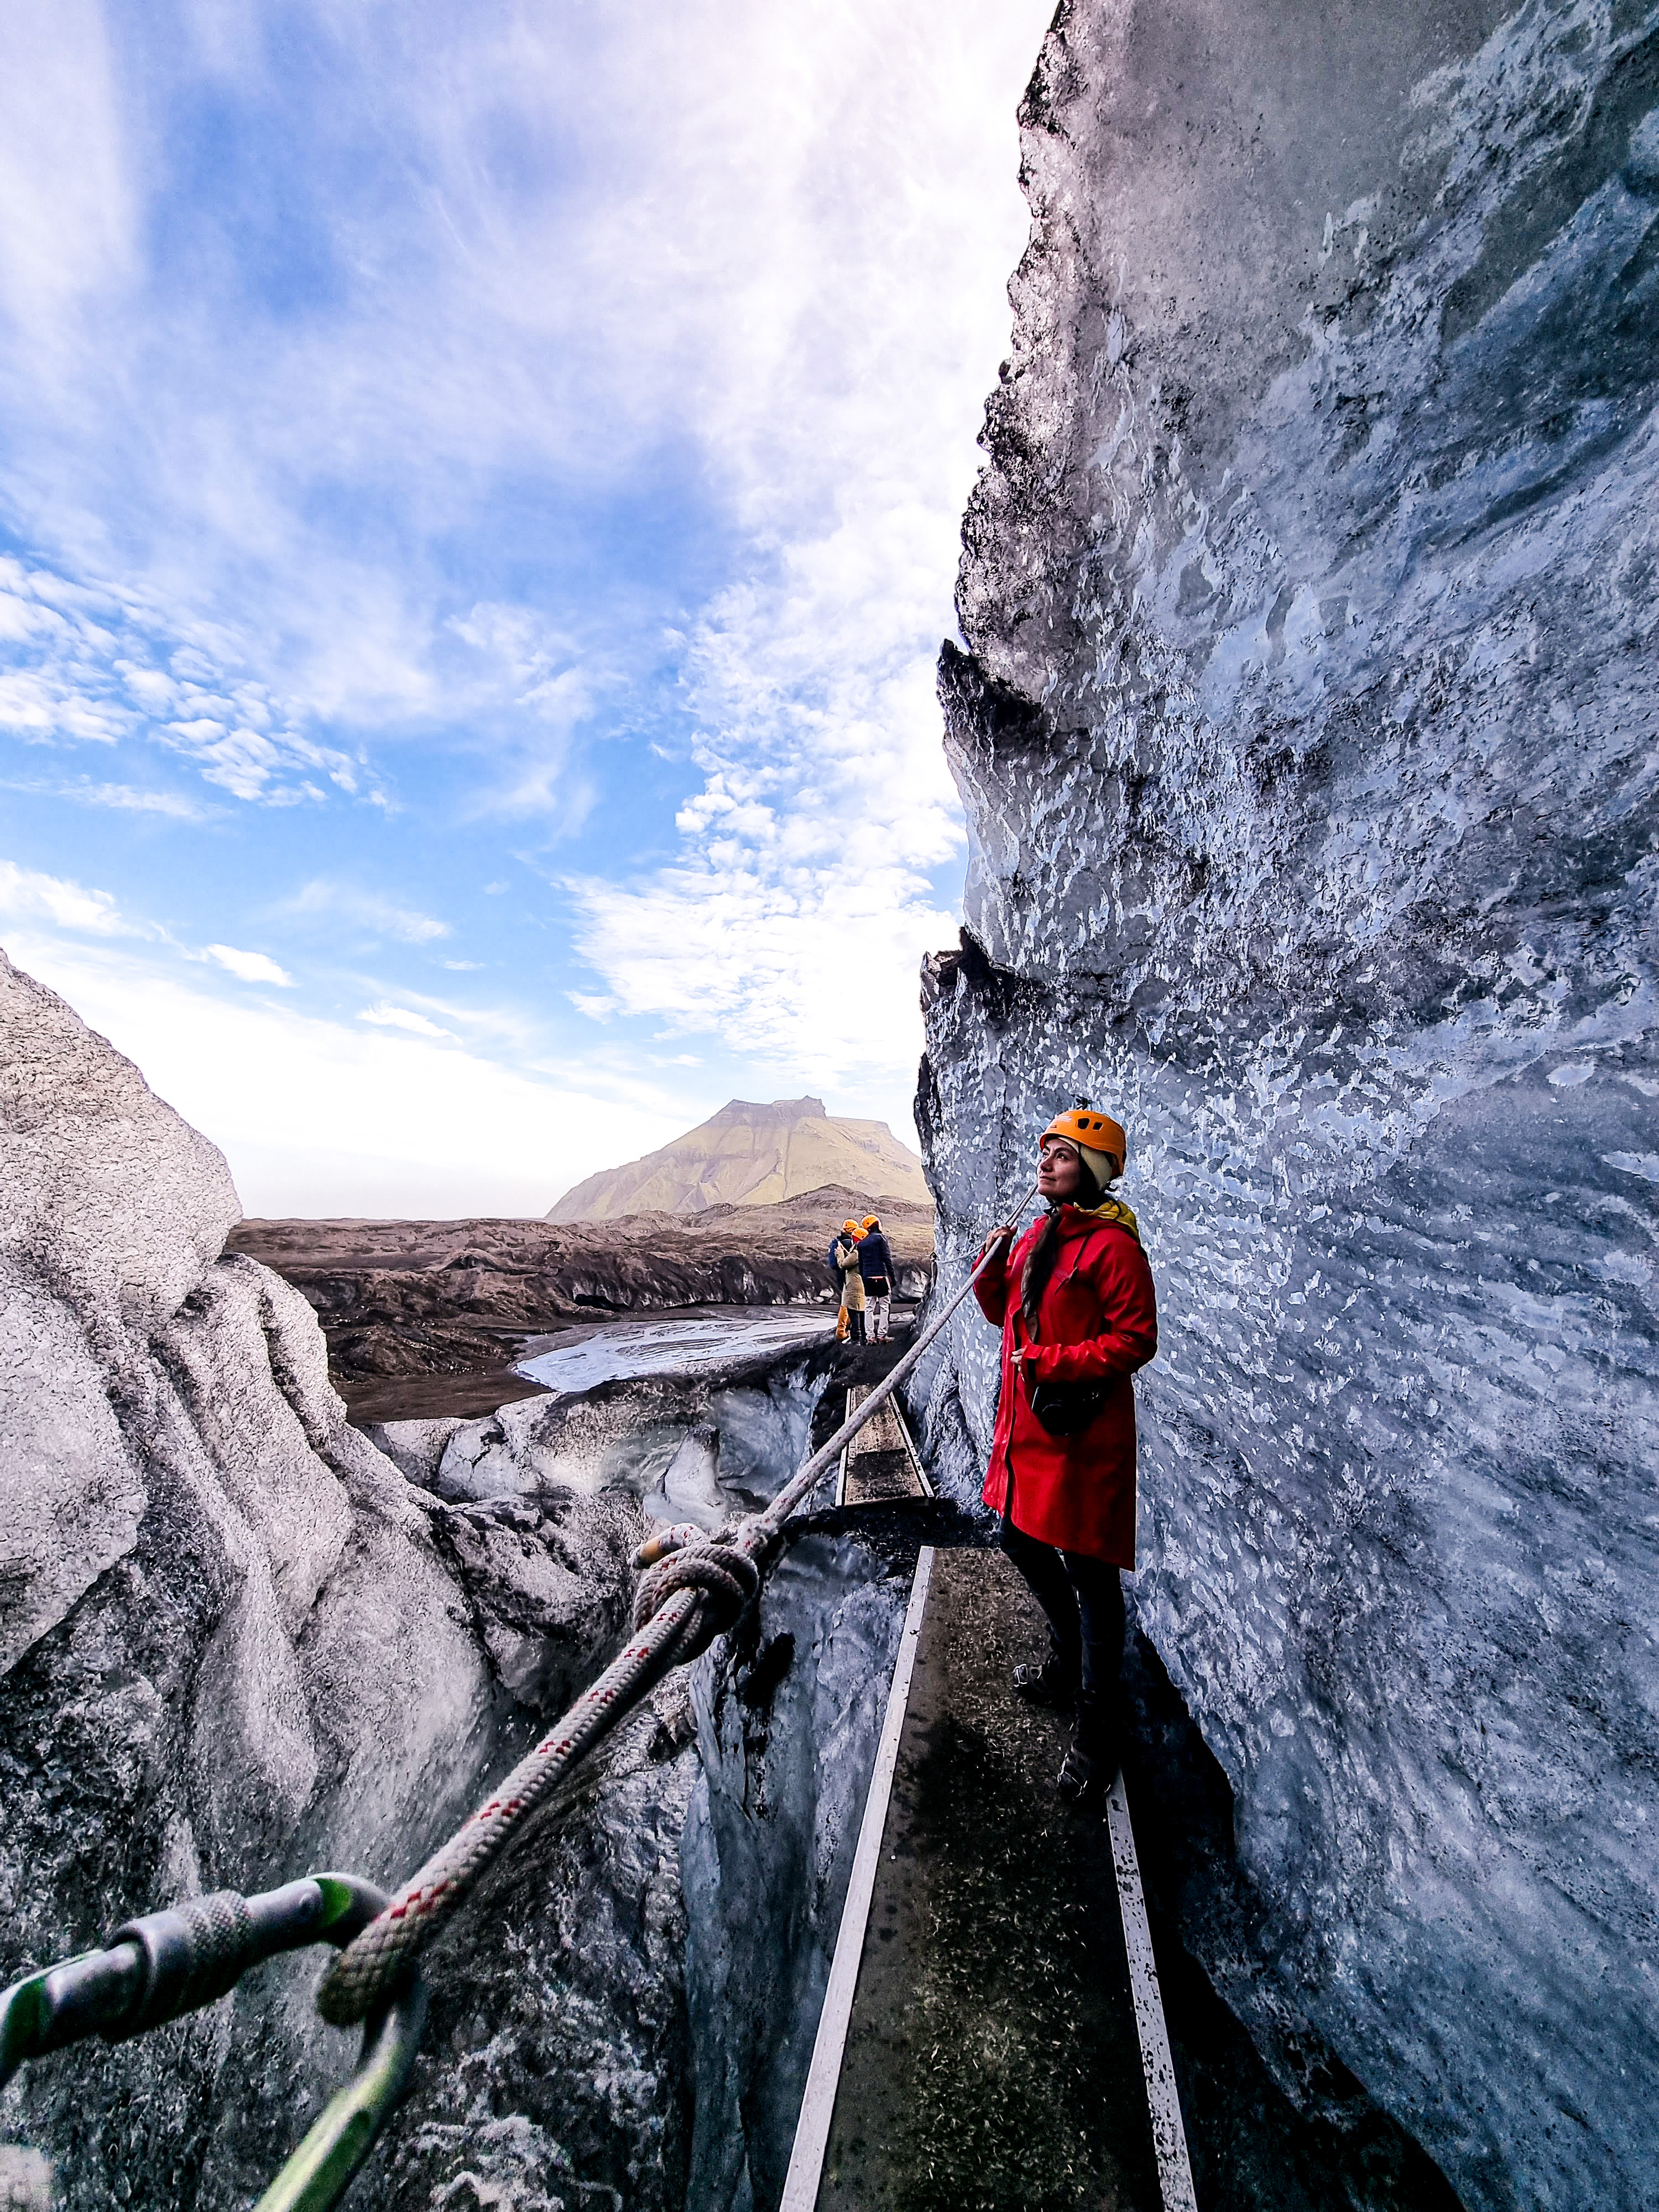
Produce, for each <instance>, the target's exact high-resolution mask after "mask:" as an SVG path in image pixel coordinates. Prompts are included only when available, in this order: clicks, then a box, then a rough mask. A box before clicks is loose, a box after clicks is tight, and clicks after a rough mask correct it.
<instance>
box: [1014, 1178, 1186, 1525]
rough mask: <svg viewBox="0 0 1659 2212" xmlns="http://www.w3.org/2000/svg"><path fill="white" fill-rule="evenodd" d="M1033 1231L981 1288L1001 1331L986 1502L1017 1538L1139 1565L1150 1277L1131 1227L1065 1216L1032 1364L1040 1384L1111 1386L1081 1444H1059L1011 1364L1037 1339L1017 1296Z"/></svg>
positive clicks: (1152, 1317)
mask: <svg viewBox="0 0 1659 2212" xmlns="http://www.w3.org/2000/svg"><path fill="white" fill-rule="evenodd" d="M1042 1228H1043V1222H1042V1219H1038V1220H1037V1221H1035V1222H1033V1224H1032V1225H1031V1226H1030V1229H1028V1230H1027V1231H1026V1232H1025V1234H1024V1236H1023V1237H1021V1238H1020V1239H1019V1241H1018V1243H1017V1244H1016V1245H1015V1246H1014V1248H1013V1250H1012V1253H1009V1252H1007V1251H1006V1249H1005V1251H1004V1253H1003V1255H1002V1256H1001V1258H1000V1259H996V1260H993V1261H992V1262H991V1264H990V1266H989V1267H987V1269H986V1270H985V1273H983V1274H982V1275H981V1277H980V1279H979V1280H978V1282H977V1283H975V1285H974V1295H975V1297H977V1298H978V1300H979V1303H980V1306H981V1310H982V1311H983V1313H984V1315H985V1318H986V1319H987V1321H988V1322H1000V1323H1001V1325H1002V1395H1001V1397H1000V1401H999V1402H998V1406H997V1426H996V1434H995V1436H994V1438H993V1439H992V1443H991V1464H990V1466H989V1468H988V1469H987V1473H986V1476H985V1489H984V1493H983V1494H984V1498H985V1503H986V1504H987V1505H989V1506H993V1507H994V1508H995V1510H997V1511H998V1512H999V1513H1001V1512H1004V1511H1006V1513H1007V1514H1008V1516H1009V1518H1010V1519H1011V1520H1012V1522H1013V1524H1014V1526H1015V1528H1019V1529H1022V1530H1024V1534H1026V1535H1028V1536H1036V1537H1037V1538H1038V1539H1039V1540H1040V1541H1042V1542H1043V1543H1045V1544H1057V1545H1059V1546H1060V1547H1061V1549H1062V1550H1065V1551H1067V1552H1085V1553H1088V1554H1089V1556H1090V1557H1091V1559H1105V1560H1106V1561H1108V1562H1109V1564H1110V1565H1113V1566H1115V1567H1127V1568H1131V1569H1133V1565H1134V1563H1135V1401H1134V1389H1133V1385H1132V1384H1131V1383H1130V1380H1129V1377H1130V1376H1132V1375H1133V1373H1134V1371H1135V1370H1136V1368H1137V1367H1144V1366H1145V1365H1146V1362H1147V1361H1148V1360H1149V1359H1150V1358H1152V1356H1153V1354H1154V1353H1155V1352H1157V1350H1158V1310H1157V1304H1156V1302H1155V1299H1154V1297H1153V1292H1152V1269H1151V1268H1150V1267H1148V1266H1147V1265H1146V1254H1145V1253H1144V1252H1143V1251H1142V1250H1141V1249H1140V1242H1139V1238H1138V1237H1136V1236H1135V1234H1134V1232H1133V1230H1131V1229H1129V1228H1127V1227H1126V1226H1125V1225H1123V1224H1122V1223H1121V1222H1117V1221H1108V1220H1103V1219H1101V1218H1099V1217H1098V1216H1097V1215H1094V1214H1090V1213H1085V1212H1080V1211H1079V1208H1078V1207H1076V1206H1062V1207H1061V1209H1060V1253H1059V1255H1058V1257H1057V1259H1056V1261H1055V1263H1054V1273H1053V1274H1052V1275H1051V1276H1050V1277H1049V1279H1048V1287H1047V1288H1046V1289H1045V1290H1044V1291H1043V1293H1042V1302H1041V1304H1039V1306H1038V1308H1037V1325H1036V1343H1035V1345H1034V1346H1033V1347H1032V1349H1031V1350H1030V1352H1028V1354H1027V1357H1026V1358H1025V1360H1024V1376H1026V1377H1029V1378H1030V1382H1032V1383H1079V1382H1101V1381H1104V1382H1105V1383H1107V1384H1108V1389H1107V1394H1106V1398H1105V1402H1104V1403H1103V1406H1102V1407H1101V1409H1100V1412H1099V1413H1097V1416H1096V1417H1095V1419H1093V1420H1092V1421H1091V1423H1090V1425H1089V1426H1088V1427H1087V1428H1086V1429H1085V1430H1084V1431H1082V1432H1081V1433H1080V1434H1079V1435H1078V1436H1074V1437H1055V1436H1050V1435H1049V1433H1048V1430H1047V1429H1045V1428H1044V1427H1043V1426H1042V1423H1041V1422H1040V1421H1039V1420H1038V1419H1037V1418H1036V1415H1035V1414H1034V1413H1032V1411H1031V1401H1030V1390H1029V1388H1028V1383H1027V1382H1026V1381H1025V1380H1024V1379H1021V1378H1020V1376H1018V1373H1017V1370H1015V1367H1014V1364H1013V1355H1014V1352H1015V1350H1016V1348H1017V1347H1018V1346H1024V1345H1026V1344H1027V1343H1028V1342H1029V1341H1030V1339H1029V1337H1028V1333H1027V1330H1026V1327H1025V1316H1024V1314H1023V1313H1022V1312H1021V1311H1020V1304H1019V1285H1020V1278H1021V1276H1022V1275H1023V1273H1024V1268H1025V1262H1026V1260H1027V1259H1028V1258H1029V1256H1030V1251H1031V1248H1032V1246H1033V1245H1034V1244H1035V1243H1036V1240H1037V1238H1038V1237H1039V1236H1040V1235H1041V1234H1042Z"/></svg>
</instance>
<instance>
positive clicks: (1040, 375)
mask: <svg viewBox="0 0 1659 2212" xmlns="http://www.w3.org/2000/svg"><path fill="white" fill-rule="evenodd" d="M1656 102H1659V11H1654V10H1652V9H1643V8H1642V7H1640V6H1639V5H1632V4H1630V0H1618V4H1587V0H1573V3H1572V4H1548V5H1530V6H1528V7H1525V8H1522V9H1520V10H1519V11H1517V12H1514V13H1505V12H1504V11H1503V10H1502V9H1499V8H1498V7H1495V6H1489V7H1481V6H1478V5H1469V4H1451V5H1439V6H1435V7H1429V6H1426V5H1423V4H1420V3H1419V4H1408V5H1406V6H1403V7H1400V8H1395V9H1386V10H1385V9H1376V10H1369V11H1368V10H1357V9H1334V8H1330V7H1328V6H1321V7H1314V6H1310V5H1307V4H1305V0H1291V3H1290V4H1286V0H1279V4H1275V5H1273V6H1268V5H1267V4H1265V0H1244V4H1242V5H1241V4H1230V5H1228V6H1226V7H1225V8H1224V7H1222V6H1221V5H1219V4H1218V0H1170V4H1164V5H1161V6H1159V7H1158V9H1152V8H1150V7H1147V6H1144V5H1139V4H1136V0H1087V4H1085V0H1076V4H1063V5H1062V6H1061V8H1060V11H1059V14H1058V15H1057V17H1056V19H1055V23H1054V28H1053V30H1052V31H1051V33H1050V34H1049V37H1048V40H1047V42H1046V44H1045V46H1044V48H1043V51H1042V57H1041V59H1040V61H1039V64H1038V67H1037V70H1036V76H1034V78H1033V80H1032V83H1031V86H1030V91H1029V93H1028V94H1027V97H1026V100H1025V103H1024V109H1023V112H1022V123H1023V133H1024V135H1023V144H1024V183H1025V186H1026V190H1027V193H1028V197H1029V198H1030V205H1031V210H1032V228H1031V234H1030V245H1029V247H1028V250H1027V252H1026V254H1025V256H1024V260H1023V261H1022V264H1021V265H1020V268H1019V270H1018V273H1017V275H1016V276H1015V278H1014V280H1013V283H1012V288H1011V297H1012V303H1013V307H1014V314H1015V320H1014V335H1013V341H1012V348H1011V352H1010V358H1009V360H1008V362H1006V364H1005V366H1004V369H1003V372H1002V377H1001V380H1000V385H999V387H998V389H997V391H996V392H994V395H993V397H992V398H991V401H990V403H989V404H988V407H987V422H986V430H985V435H984V441H983V442H984V444H985V446H986V448H987V453H988V455H989V463H988V466H987V468H986V470H985V471H984V473H983V474H982V476H981V479H980V482H979V484H978V486H977V488H976V489H975V495H974V497H973V501H972V503H971V505H970V507H969V513H968V516H967V520H966V524H965V527H964V556H963V567H962V572H961V580H960V590H959V598H958V607H959V613H960V617H961V623H962V632H963V641H964V645H965V650H963V649H958V648H957V647H956V646H953V645H947V646H946V647H945V651H944V654H943V659H942V663H941V671H940V678H941V694H942V696H943V699H944V702H945V712H946V721H947V745H948V750H949V754H950V758H951V764H952V767H953V769H954V771H955V774H956V775H957V781H958V783H959V786H960V788H961V790H962V792H963V798H964V800H965V802H966V805H967V808H968V812H969V825H970V833H971V857H970V866H969V884H968V891H967V900H966V908H965V912H966V926H965V927H964V931H963V943H962V946H961V949H960V951H953V952H951V953H949V954H946V955H944V956H941V957H939V958H937V959H935V960H933V961H930V962H929V963H927V967H926V969H925V972H924V979H923V985H924V987H923V997H924V1003H925V1006H926V1008H927V1057H926V1059H925V1060H924V1062H923V1066H922V1074H921V1091H920V1094H919V1100H918V1120H919V1122H920V1123H921V1126H922V1127H923V1130H924V1133H925V1136H926V1139H927V1156H928V1162H929V1170H930V1177H931V1180H932V1182H933V1187H934V1189H935V1194H936V1196H937V1198H938V1200H939V1206H940V1246H941V1253H942V1255H943V1264H944V1270H945V1275H944V1279H945V1283H946V1284H947V1285H948V1283H949V1282H950V1281H951V1279H952V1278H953V1277H954V1278H955V1279H960V1273H961V1269H962V1267H963V1264H964V1261H965V1259H966V1257H967V1255H968V1253H969V1249H971V1244H972V1241H973V1239H974V1237H975V1234H976V1232H977V1230H978V1229H979V1227H980V1226H981V1225H983V1224H984V1223H985V1222H987V1220H989V1219H991V1218H994V1215H995V1213H996V1211H997V1210H998V1206H999V1205H1000V1204H1001V1205H1006V1203H1007V1202H1008V1200H1010V1198H1011V1197H1012V1195H1013V1194H1015V1193H1016V1192H1017V1191H1018V1189H1019V1188H1023V1187H1024V1182H1025V1181H1026V1179H1027V1177H1028V1176H1029V1174H1030V1167H1029V1161H1030V1154H1031V1147H1032V1144H1033V1140H1034V1139H1035V1136H1036V1133H1037V1131H1038V1130H1039V1129H1040V1128H1041V1127H1042V1125H1043V1123H1044V1122H1045V1121H1047V1119H1048V1116H1049V1115H1050V1114H1051V1113H1052V1112H1053V1111H1054V1109H1055V1107H1056V1106H1057V1105H1061V1104H1066V1103H1070V1102H1071V1100H1072V1099H1073V1097H1074V1096H1078V1095H1085V1096H1088V1097H1092V1098H1093V1099H1094V1100H1095V1101H1096V1102H1097V1103H1103V1104H1109V1105H1110V1106H1111V1107H1112V1108H1113V1109H1114V1110H1115V1111H1118V1112H1120V1113H1121V1115H1122V1116H1123V1118H1124V1120H1125V1121H1126V1122H1127V1125H1128V1127H1129V1129H1130V1132H1131V1146H1132V1154H1133V1158H1132V1164H1131V1173H1130V1176H1129V1179H1128V1182H1127V1195H1128V1196H1129V1197H1130V1198H1131V1200H1132V1201H1133V1203H1134V1205H1135V1206H1137V1207H1138V1208H1139V1210H1140V1212H1141V1214H1142V1218H1143V1221H1144V1223H1145V1226H1146V1239H1147V1244H1148V1248H1149V1250H1150V1253H1151V1255H1152V1261H1153V1266H1154V1268H1155V1271H1156V1273H1157V1276H1158V1283H1159V1288H1160V1296H1161V1301H1162V1318H1163V1328H1164V1351H1163V1353H1162V1356H1161V1357H1160V1358H1159V1360H1158V1363H1157V1364H1156V1365H1155V1366H1154V1367H1153V1368H1152V1369H1151V1370H1148V1371H1147V1373H1146V1376H1144V1377H1143V1380H1142V1383H1141V1386H1140V1402H1141V1408H1142V1416H1141V1419H1142V1450H1141V1492H1142V1498H1141V1538H1140V1553H1141V1571H1140V1572H1139V1576H1138V1577H1136V1579H1135V1581H1134V1582H1133V1584H1132V1585H1131V1589H1132V1592H1133V1605H1134V1608H1135V1611H1136V1613H1137V1616H1138V1619H1139V1623H1140V1625H1141V1626H1142V1627H1143V1628H1144V1630H1145V1631H1146V1632H1147V1634H1148V1635H1149V1636H1150V1637H1151V1638H1152V1640H1153V1641H1154V1643H1155V1644H1156V1645H1157V1647H1158V1650H1159V1652H1160V1653H1161V1654H1162V1656H1163V1657H1164V1660H1165V1662H1166V1663H1167V1664H1168V1666H1169V1668H1170V1672H1171V1674H1172V1675H1173V1677H1174V1678H1175V1680H1176V1682H1177V1683H1178V1685H1179V1686H1180V1688H1181V1690H1182V1693H1183V1695H1184V1696H1185V1698H1186V1699H1187V1700H1188V1705H1189V1706H1190V1708H1191V1710H1192V1711H1193V1713H1194V1717H1195V1718H1196V1720H1197V1721H1198V1723H1199V1724H1200V1727H1201V1729H1202V1730H1203V1733H1204V1735H1205V1737H1206V1740H1207V1741H1208V1743H1209V1744H1210V1746H1211V1747H1212V1750H1213V1751H1214V1753H1216V1755H1217V1757H1218V1759H1220V1761H1221V1762H1222V1764H1223V1765H1224V1767H1225V1770H1226V1772H1227V1775H1228V1777H1229V1778H1230V1780H1231V1784H1232V1787H1233V1790H1234V1792H1235V1798H1236V1808H1237V1844H1238V1850H1239V1855H1240V1860H1241V1864H1242V1866H1243V1870H1244V1873H1245V1875H1246V1878H1247V1879H1248V1880H1249V1881H1250V1882H1251V1884H1252V1885H1253V1886H1254V1888H1255V1893H1256V1898H1257V1902H1258V1904H1259V1906H1260V1908H1261V1910H1260V1917H1259V1921H1258V1923H1257V1925H1258V1927H1259V1936H1258V1940H1257V1942H1255V1947H1254V1948H1253V1950H1252V1952H1251V1954H1250V1955H1249V1956H1248V1957H1234V1958H1218V1959H1213V1960H1211V1961H1210V1962H1209V1963H1210V1964H1211V1966H1212V1972H1214V1973H1215V1974H1216V1976H1217V1978H1218V1980H1219V1981H1220V1982H1221V1984H1223V1986H1224V1987H1225V1989H1226V1990H1227V1993H1228V1994H1229V1996H1230V1998H1231V2001H1232V2002H1234V2003H1235V2005H1236V2006H1237V2008H1238V2009H1239V2010H1240V2012H1241V2013H1242V2014H1243V2016H1244V2017H1246V2018H1247V2019H1249V2020H1251V2021H1254V2022H1255V2025H1256V2026H1257V2027H1258V2029H1259V2030H1260V2032H1261V2036H1262V2039H1263V2041H1264V2045H1265V2044H1268V2043H1271V2040H1272V2036H1273V2031H1274V2024H1275V2023H1283V2022H1285V2021H1290V2022H1295V2021H1306V2022H1308V2023H1310V2025H1312V2026H1313V2027H1316V2029H1317V2030H1318V2032H1319V2033H1322V2035H1323V2036H1325V2037H1326V2038H1327V2039H1328V2040H1329V2042H1330V2043H1331V2044H1332V2045H1334V2047H1335V2048H1336V2049H1337V2050H1338V2051H1340V2054H1341V2056H1342V2057H1344V2058H1345V2059H1346V2062H1347V2063H1348V2064H1349V2065H1351V2066H1352V2069H1353V2070H1354V2071H1355V2073H1357V2074H1358V2075H1359V2077H1360V2078H1361V2079H1362V2081H1364V2083H1365V2084H1366V2086H1367V2087H1368V2088H1369V2089H1370V2091H1371V2092H1372V2093H1374V2094H1376V2096H1377V2097H1378V2098H1379V2099H1380V2100H1382V2101H1383V2103H1384V2104H1386V2105H1387V2106H1389V2109H1390V2110H1391V2111H1393V2112H1394V2113H1395V2115H1396V2117H1397V2118H1400V2119H1401V2121H1402V2122H1403V2123H1404V2124H1405V2125H1407V2127H1408V2128H1409V2129H1410V2130H1412V2131H1413V2133H1414V2134H1415V2135H1417V2136H1419V2139H1420V2140H1421V2141H1422V2142H1424V2144H1425V2147H1427V2148H1429V2150H1430V2151H1431V2154H1433V2155H1434V2156H1435V2158H1436V2159H1437V2160H1438V2161H1439V2162H1440V2164H1441V2165H1442V2166H1443V2169H1444V2171H1445V2172H1446V2173H1447V2174H1448V2176H1449V2178H1450V2179H1451V2180H1452V2181H1453V2183H1454V2185H1455V2187H1456V2188H1457V2189H1458V2191H1459V2192H1460V2193H1461V2194H1462V2196H1463V2197H1464V2198H1465V2200H1466V2201H1467V2202H1468V2203H1470V2204H1471V2205H1480V2206H1493V2207H1497V2206H1510V2205H1517V2204H1526V2205H1529V2206H1530V2205H1549V2206H1562V2207H1565V2206H1578V2205H1582V2204H1585V2203H1601V2204H1606V2205H1620V2206H1624V2205H1629V2206H1635V2205H1637V2204H1638V2203H1643V2202H1645V2201H1646V2198H1647V2197H1648V2195H1649V2193H1650V2175H1651V2173H1652V2172H1653V2170H1654V2168H1655V2165H1656V2162H1659V2116H1656V2112H1655V2109H1654V2106H1653V2105H1652V2102H1651V2100H1650V2099H1648V2098H1647V2097H1645V2096H1644V2095H1643V2094H1641V2093H1635V2092H1634V2085H1635V2084H1637V2083H1638V2082H1640V2081H1646V2080H1648V2079H1650V2078H1651V2077H1652V2075H1653V2074H1654V2071H1655V2068H1656V2063H1659V1994H1656V1988H1655V1979H1654V1975H1655V1966H1656V1960H1655V1957H1654V1929H1655V1921H1656V1906H1659V1848H1656V1830H1659V1656H1656V1650H1655V1643H1654V1632H1655V1619H1656V1612H1659V1607H1656V1597H1659V1571H1656V1570H1659V1492H1656V1484H1655V1468H1656V1465H1659V1452H1656V1445H1659V1423H1656V1419H1655V1388H1654V1385H1655V1370H1656V1364H1659V1363H1656V1353H1655V1264H1656V1251H1655V1234H1654V1199H1655V1184H1656V1182H1659V1148H1656V1138H1655V1134H1654V1110H1653V1109H1654V1101H1655V1099H1656V1097H1659V1066H1656V1065H1655V1060H1656V1055H1655V1051H1654V1020H1655V980H1654V972H1653V951H1654V937H1653V927H1652V924H1653V891H1654V885H1655V881H1656V873H1659V853H1656V837H1655V827H1656V824H1655V812H1654V804H1653V793H1654V785H1655V779H1656V773H1659V757H1656V749H1655V707H1654V700H1655V664H1654V644H1655V630H1656V623H1659V418H1656V415H1655V410H1654V403H1655V398H1656V383H1659V345H1656V338H1659V312H1656V311H1659V228H1656V217H1659V108H1656ZM971 1314H972V1309H971V1307H970V1308H969V1310H968V1314H967V1315H964V1316H961V1317H959V1318H958V1321H957V1323H956V1324H955V1325H954V1327H953V1333H952V1337H951V1351H950V1354H949V1357H948V1358H947V1359H946V1360H945V1362H944V1363H943V1364H940V1365H939V1367H938V1368H936V1370H935V1371H934V1374H933V1378H932V1382H931V1385H930V1389H929V1396H928V1404H929V1426H930V1432H931V1434H932V1436H933V1439H934V1441H935V1444H936V1447H937V1449H938V1450H939V1454H940V1457H941V1461H942V1463H943V1467H944V1469H945V1473H946V1475H947V1479H948V1480H949V1481H950V1483H951V1486H953V1487H954V1488H956V1489H957V1492H959V1493H960V1492H963V1491H964V1490H966V1489H967V1488H968V1487H969V1485H970V1484H972V1483H973V1481H974V1480H975V1474H976V1468H975V1464H974V1462H975V1455H978V1454H980V1453H982V1451H983V1449H984V1448H985V1446H986V1443H987V1439H988V1426H989V1421H990V1416H991V1407H992V1394H993V1391H994V1369H993V1364H992V1358H991V1353H992V1349H993V1344H992V1338H991V1333H990V1332H989V1331H988V1330H987V1329H985V1328H983V1326H982V1324H981V1323H980V1322H978V1321H977V1319H976V1318H969V1316H971Z"/></svg>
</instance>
